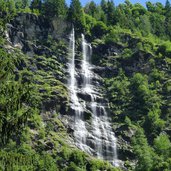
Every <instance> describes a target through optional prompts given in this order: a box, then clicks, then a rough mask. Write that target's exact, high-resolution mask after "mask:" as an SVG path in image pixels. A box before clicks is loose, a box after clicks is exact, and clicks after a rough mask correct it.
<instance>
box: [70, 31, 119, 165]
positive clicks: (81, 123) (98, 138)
mask: <svg viewBox="0 0 171 171" xmlns="http://www.w3.org/2000/svg"><path fill="white" fill-rule="evenodd" d="M91 54H92V48H91V45H90V44H89V43H87V42H86V40H85V37H84V35H83V34H82V55H83V59H82V61H81V62H80V66H81V69H78V68H77V67H76V64H75V32H74V29H73V30H72V32H71V34H70V43H69V69H68V72H69V75H70V79H69V81H68V87H69V91H70V99H71V108H72V109H73V110H74V116H73V117H74V119H73V120H74V138H75V144H76V146H77V147H78V148H80V149H81V150H83V151H85V152H87V153H89V154H91V155H93V156H96V157H97V158H99V159H103V160H108V161H109V162H111V163H112V164H113V165H115V166H117V147H116V137H115V135H114V133H113V131H112V127H111V125H110V123H109V119H108V115H107V112H106V106H107V103H105V102H103V101H104V100H103V95H102V93H101V91H100V88H99V87H98V85H96V84H97V83H98V82H99V76H98V75H97V74H95V73H94V72H93V70H92V68H93V66H92V64H91ZM78 75H79V76H80V77H81V76H82V81H81V82H82V83H80V82H79V86H78V82H77V79H78ZM78 94H82V95H83V96H85V97H87V96H88V97H90V98H87V99H85V98H82V99H81V97H79V95H78ZM87 112H89V113H91V120H89V121H86V119H85V118H86V117H85V116H86V114H87Z"/></svg>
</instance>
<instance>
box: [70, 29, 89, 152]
mask: <svg viewBox="0 0 171 171" xmlns="http://www.w3.org/2000/svg"><path fill="white" fill-rule="evenodd" d="M69 57H70V62H69V70H68V72H69V74H70V79H69V82H68V87H69V90H70V97H71V108H72V109H73V110H74V111H75V131H74V136H75V139H76V145H77V146H78V147H79V148H80V149H82V150H84V149H85V148H84V146H85V144H86V135H87V130H86V127H85V122H84V121H83V119H82V115H83V107H82V105H81V104H80V102H79V100H78V97H77V90H78V87H77V80H76V77H75V75H76V70H75V31H74V28H73V29H72V32H71V34H70V42H69Z"/></svg>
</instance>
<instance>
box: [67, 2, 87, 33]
mask: <svg viewBox="0 0 171 171" xmlns="http://www.w3.org/2000/svg"><path fill="white" fill-rule="evenodd" d="M68 20H69V21H70V22H71V23H72V24H73V26H74V27H75V29H76V31H79V32H83V31H84V28H85V17H84V12H83V9H82V7H81V3H80V1H79V0H72V1H71V4H70V8H69V11H68Z"/></svg>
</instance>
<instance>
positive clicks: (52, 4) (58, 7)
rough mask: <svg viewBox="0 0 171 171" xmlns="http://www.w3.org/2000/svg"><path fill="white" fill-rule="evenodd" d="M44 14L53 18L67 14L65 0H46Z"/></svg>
mask: <svg viewBox="0 0 171 171" xmlns="http://www.w3.org/2000/svg"><path fill="white" fill-rule="evenodd" d="M42 14H44V15H45V16H47V17H49V18H52V17H54V16H57V17H59V16H60V17H61V16H63V17H64V16H65V15H66V4H65V0H45V2H44V7H43V11H42Z"/></svg>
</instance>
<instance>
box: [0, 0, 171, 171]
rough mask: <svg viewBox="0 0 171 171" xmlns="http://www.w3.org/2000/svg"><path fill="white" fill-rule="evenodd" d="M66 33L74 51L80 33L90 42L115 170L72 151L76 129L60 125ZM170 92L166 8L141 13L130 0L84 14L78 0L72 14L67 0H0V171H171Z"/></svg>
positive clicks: (66, 102)
mask: <svg viewBox="0 0 171 171" xmlns="http://www.w3.org/2000/svg"><path fill="white" fill-rule="evenodd" d="M31 24H33V25H34V27H32V25H31ZM52 25H53V28H52ZM55 26H57V28H55ZM72 27H74V28H75V32H76V46H77V51H79V49H80V47H79V43H80V35H81V33H84V35H85V37H86V39H87V40H88V42H91V45H92V49H93V53H92V63H93V65H94V66H97V68H96V69H95V70H97V71H96V72H97V74H99V75H100V77H101V78H102V80H103V83H102V86H103V88H102V89H103V91H104V92H105V93H104V94H105V95H104V96H105V97H104V98H105V99H107V101H108V105H109V110H110V112H109V113H110V117H111V124H112V128H113V131H114V132H115V135H116V137H117V139H118V158H119V160H121V161H122V165H121V166H120V167H115V166H112V164H110V163H109V162H107V161H103V160H99V159H97V158H95V157H93V156H90V155H89V154H87V153H85V152H83V151H81V150H79V149H78V148H77V147H76V146H74V143H73V137H72V131H73V130H71V128H69V126H68V127H67V126H66V125H67V124H66V123H65V121H64V120H63V119H62V118H65V117H66V115H67V116H68V115H70V113H71V112H70V110H69V108H70V99H69V93H68V88H67V85H66V82H67V72H66V68H67V60H68V53H67V48H68V38H67V36H66V35H69V33H70V31H71V29H72ZM52 32H53V34H52ZM78 58H81V55H80V56H79V55H78ZM99 68H100V69H99ZM170 93H171V4H170V2H169V1H168V0H166V3H165V5H163V4H162V3H160V2H156V3H151V2H150V1H148V2H146V7H144V6H142V5H141V4H139V3H136V4H132V3H131V2H130V1H129V0H125V2H124V3H122V4H119V5H118V6H115V2H114V1H113V0H101V3H100V4H96V3H95V2H94V1H91V2H89V3H87V4H86V5H85V6H84V7H82V6H81V3H80V1H79V0H71V4H70V6H68V5H67V4H66V2H65V0H32V1H30V0H0V170H2V171H6V170H7V171H8V170H9V171H19V170H22V171H30V170H37V171H45V170H49V171H56V170H64V171H87V170H88V171H97V170H102V171H103V170H108V171H110V170H116V171H117V170H137V171H138V170H139V171H169V170H171V94H170Z"/></svg>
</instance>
